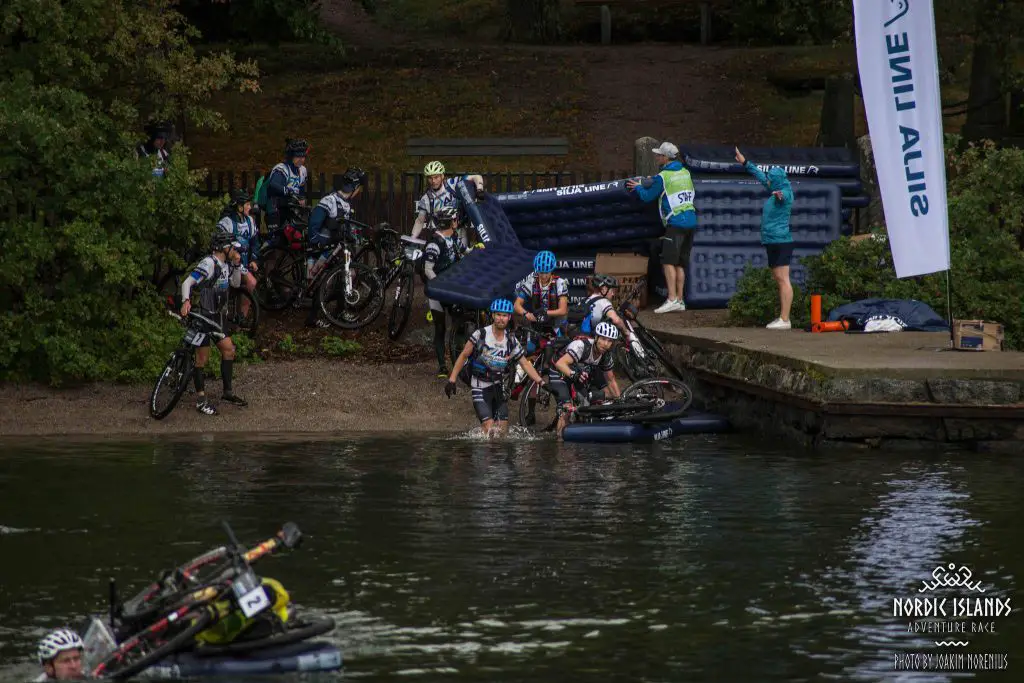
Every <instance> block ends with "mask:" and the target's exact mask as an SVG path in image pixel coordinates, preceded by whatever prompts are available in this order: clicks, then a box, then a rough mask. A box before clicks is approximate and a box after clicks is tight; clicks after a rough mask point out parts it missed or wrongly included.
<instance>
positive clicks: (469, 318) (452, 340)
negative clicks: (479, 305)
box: [433, 304, 487, 365]
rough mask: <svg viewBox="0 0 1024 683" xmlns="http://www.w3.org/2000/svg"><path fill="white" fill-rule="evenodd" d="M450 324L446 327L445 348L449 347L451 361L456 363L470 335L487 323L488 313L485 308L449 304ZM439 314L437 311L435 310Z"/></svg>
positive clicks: (434, 312) (435, 313)
mask: <svg viewBox="0 0 1024 683" xmlns="http://www.w3.org/2000/svg"><path fill="white" fill-rule="evenodd" d="M446 308H447V314H448V316H449V320H448V322H449V325H448V326H447V329H445V348H447V349H448V356H449V361H450V362H451V363H452V364H453V365H454V364H455V359H456V358H458V357H459V354H460V353H462V349H464V348H465V347H466V342H467V341H469V338H470V336H472V334H473V333H474V332H476V331H477V330H478V329H480V328H481V327H484V326H486V325H487V313H486V312H485V311H483V310H480V311H476V310H472V309H466V308H464V307H463V306H461V305H459V304H452V305H451V306H447V307H446ZM433 314H434V315H438V312H437V311H433Z"/></svg>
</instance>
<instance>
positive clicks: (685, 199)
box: [666, 190, 695, 210]
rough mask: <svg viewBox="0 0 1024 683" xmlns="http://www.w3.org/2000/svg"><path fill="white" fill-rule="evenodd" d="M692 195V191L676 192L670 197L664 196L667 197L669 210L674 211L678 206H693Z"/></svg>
mask: <svg viewBox="0 0 1024 683" xmlns="http://www.w3.org/2000/svg"><path fill="white" fill-rule="evenodd" d="M694 194H695V193H694V191H693V190H683V191H682V192H676V193H673V194H670V195H666V196H667V197H668V205H669V208H671V209H672V210H675V209H676V208H678V207H680V206H685V205H687V204H693V197H694Z"/></svg>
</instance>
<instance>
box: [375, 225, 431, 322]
mask: <svg viewBox="0 0 1024 683" xmlns="http://www.w3.org/2000/svg"><path fill="white" fill-rule="evenodd" d="M389 232H393V231H389ZM395 236H396V237H397V236H398V233H395ZM398 244H399V248H398V251H397V254H389V256H388V261H387V265H385V266H383V267H382V268H380V269H378V277H379V278H380V280H381V287H383V289H384V291H387V290H388V288H389V287H391V283H392V282H394V281H395V280H398V286H396V287H395V298H394V301H393V302H392V304H391V312H390V313H389V314H388V338H389V339H391V341H398V340H399V339H400V338H401V336H402V332H404V331H405V326H406V325H407V324H408V323H409V317H410V315H411V314H412V300H413V298H414V297H415V295H416V279H415V274H416V262H417V261H418V260H419V259H421V258H423V249H424V245H425V244H426V243H425V242H424V241H423V240H420V239H416V238H413V237H409V236H407V235H402V236H401V237H400V238H399V242H398Z"/></svg>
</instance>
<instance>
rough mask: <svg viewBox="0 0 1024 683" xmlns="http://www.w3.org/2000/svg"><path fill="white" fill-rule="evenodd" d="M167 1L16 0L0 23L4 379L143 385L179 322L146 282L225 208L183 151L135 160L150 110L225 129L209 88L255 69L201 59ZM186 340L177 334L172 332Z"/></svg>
mask: <svg viewBox="0 0 1024 683" xmlns="http://www.w3.org/2000/svg"><path fill="white" fill-rule="evenodd" d="M195 37H196V34H195V31H194V30H193V29H191V27H190V26H188V24H187V23H186V22H185V21H184V20H183V18H182V17H181V15H180V14H178V13H177V12H176V11H174V9H173V6H172V3H171V2H169V1H168V0H144V1H143V2H138V0H76V2H74V3H64V2H58V1H57V0H9V2H8V3H7V6H6V7H5V13H4V16H3V19H2V21H0V130H2V131H4V138H5V139H4V142H5V144H4V147H3V148H2V151H0V177H2V178H4V182H3V183H0V378H8V379H10V378H14V379H39V380H47V381H50V382H52V383H59V382H61V381H64V380H67V379H77V380H92V379H110V378H116V379H141V378H143V377H146V378H150V379H151V378H152V377H153V376H154V375H155V373H156V372H157V369H158V368H159V366H160V365H162V363H163V361H164V360H165V358H163V356H164V353H165V351H164V349H165V344H166V343H168V342H171V343H173V341H174V338H173V337H174V334H175V333H176V328H175V326H174V323H173V321H172V320H171V319H170V318H169V317H168V316H166V315H164V314H163V313H162V311H161V308H160V304H159V302H158V298H157V296H156V293H155V292H154V291H153V288H152V286H151V285H149V284H148V283H147V282H145V281H143V279H142V276H143V274H145V273H150V272H152V268H153V264H154V260H155V258H156V257H157V256H158V255H160V251H161V249H160V248H161V246H163V245H164V244H165V243H166V244H172V245H174V246H176V247H178V248H179V249H184V248H186V247H188V246H191V245H194V244H197V243H204V242H207V241H208V239H209V235H210V233H211V230H212V228H213V222H214V220H215V218H216V215H217V212H218V210H219V208H220V207H219V206H218V205H217V203H216V202H212V201H210V200H206V199H203V198H201V197H200V196H199V195H198V193H197V189H198V181H199V179H200V177H201V175H202V174H201V173H199V172H190V171H189V170H188V150H187V149H184V148H180V149H176V150H175V154H174V156H173V157H172V164H171V167H170V169H169V170H168V172H167V174H166V175H165V176H164V177H163V178H162V179H159V180H158V179H156V178H154V177H153V175H152V172H151V167H149V165H148V163H149V162H148V161H147V160H145V159H142V160H138V159H136V158H135V154H134V151H133V150H134V147H135V144H136V143H137V142H138V140H139V135H138V134H137V132H136V131H138V129H139V125H138V124H139V123H140V120H141V119H142V118H143V115H145V114H156V115H159V116H163V117H168V116H173V115H175V114H179V113H180V114H187V115H189V116H191V117H192V118H193V119H194V120H195V121H197V122H199V123H201V124H205V125H223V122H222V120H221V118H220V116H219V115H218V114H217V113H216V112H214V111H212V110H211V109H209V108H208V106H207V100H208V99H209V97H210V95H211V94H212V93H213V92H215V91H216V90H219V89H222V88H225V87H228V86H229V85H235V86H237V87H240V88H243V89H244V88H249V89H252V88H255V87H256V83H255V80H254V75H255V73H256V71H255V64H248V63H247V64H239V63H237V62H236V61H235V60H234V59H233V57H232V56H231V55H230V54H227V53H214V54H210V55H207V56H203V57H199V56H197V55H196V53H195V52H194V51H193V49H192V46H191V42H190V41H191V40H192V39H193V38H195ZM179 333H180V331H179Z"/></svg>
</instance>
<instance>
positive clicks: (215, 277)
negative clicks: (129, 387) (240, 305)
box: [181, 230, 249, 415]
mask: <svg viewBox="0 0 1024 683" xmlns="http://www.w3.org/2000/svg"><path fill="white" fill-rule="evenodd" d="M241 248H242V245H241V244H239V243H238V242H236V241H235V240H234V238H232V237H231V235H229V234H227V233H225V232H221V231H219V230H218V231H217V232H216V233H214V235H213V239H211V240H210V252H211V254H210V255H209V256H207V257H206V258H204V259H203V260H201V261H200V262H199V263H197V264H196V265H195V266H194V267H193V268H192V272H191V274H190V275H189V276H188V277H187V278H185V279H184V280H183V281H182V283H181V300H182V304H181V317H182V318H184V317H186V316H187V315H188V314H189V311H191V310H192V301H191V299H190V298H189V297H190V296H191V294H192V288H193V287H199V310H200V314H201V315H203V316H204V317H206V318H210V319H211V320H213V321H215V322H217V323H218V324H220V326H221V328H223V327H224V308H225V306H227V302H228V289H229V288H230V287H235V288H238V287H241V286H242V269H241V261H242V255H241V253H240V250H241ZM209 347H210V337H209V335H207V337H206V340H205V341H204V342H203V345H202V346H200V347H199V348H198V349H196V367H195V370H194V371H193V380H194V381H195V386H196V410H198V411H199V412H200V413H202V414H204V415H216V414H217V409H216V408H215V407H214V406H213V404H212V403H210V402H209V401H208V400H207V398H206V390H205V388H204V386H203V384H204V379H205V378H204V376H203V372H204V369H205V368H206V361H207V360H209V359H210V348H209ZM217 349H218V350H220V357H221V361H220V376H221V380H222V381H223V383H224V395H223V397H222V399H223V400H224V402H225V403H231V404H233V405H236V406H246V405H249V404H248V402H247V401H246V400H245V399H244V398H242V397H241V396H236V395H235V393H234V392H233V391H232V390H231V378H232V373H233V371H234V366H235V345H234V344H233V343H232V341H231V337H224V338H223V339H221V340H220V341H219V342H217Z"/></svg>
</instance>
